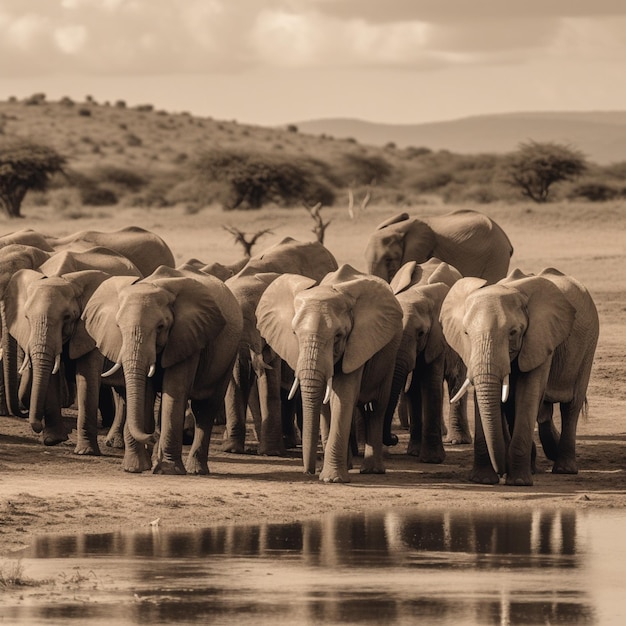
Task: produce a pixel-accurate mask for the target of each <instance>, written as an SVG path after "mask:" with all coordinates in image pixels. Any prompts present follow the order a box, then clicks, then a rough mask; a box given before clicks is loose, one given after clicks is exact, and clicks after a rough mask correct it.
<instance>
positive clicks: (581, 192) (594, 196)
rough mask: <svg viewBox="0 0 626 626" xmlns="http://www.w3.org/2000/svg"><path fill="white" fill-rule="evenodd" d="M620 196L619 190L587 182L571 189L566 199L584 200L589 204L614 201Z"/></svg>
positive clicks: (604, 184) (598, 183) (602, 184)
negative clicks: (589, 202)
mask: <svg viewBox="0 0 626 626" xmlns="http://www.w3.org/2000/svg"><path fill="white" fill-rule="evenodd" d="M620 194H621V192H620V190H619V189H616V188H615V187H613V186H611V185H607V184H606V183H600V182H587V183H580V184H579V185H575V186H574V187H572V189H571V190H570V192H569V193H568V194H567V197H568V198H570V199H576V198H584V199H585V200H589V201H591V202H606V201H607V200H615V198H617V197H619V196H620Z"/></svg>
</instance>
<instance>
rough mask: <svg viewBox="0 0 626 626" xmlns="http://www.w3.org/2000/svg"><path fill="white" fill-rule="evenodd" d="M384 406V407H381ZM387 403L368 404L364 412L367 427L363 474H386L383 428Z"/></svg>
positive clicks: (364, 423)
mask: <svg viewBox="0 0 626 626" xmlns="http://www.w3.org/2000/svg"><path fill="white" fill-rule="evenodd" d="M381 405H382V406H381ZM386 406H387V403H386V402H384V403H383V402H379V401H375V402H372V403H371V404H370V403H368V404H367V409H366V410H364V411H363V425H364V427H365V447H364V450H363V463H361V469H360V472H361V474H384V473H385V462H384V461H383V428H384V421H385V407H386Z"/></svg>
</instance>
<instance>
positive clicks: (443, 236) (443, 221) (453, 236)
mask: <svg viewBox="0 0 626 626" xmlns="http://www.w3.org/2000/svg"><path fill="white" fill-rule="evenodd" d="M512 254H513V246H512V245H511V242H510V241H509V238H508V237H507V235H506V233H505V232H504V231H503V230H502V228H501V227H500V226H499V225H498V224H496V222H494V221H493V220H492V219H491V218H489V217H487V216H486V215H484V214H483V213H480V212H478V211H470V210H461V211H454V212H452V213H446V214H445V215H441V216H435V217H428V218H423V219H420V218H417V217H414V218H411V217H409V214H408V213H399V214H398V215H394V216H393V217H391V218H389V219H387V220H385V221H384V222H382V223H381V224H379V225H378V227H377V228H376V230H375V231H374V232H373V233H372V234H371V235H370V237H369V239H368V242H367V245H366V248H365V259H366V262H367V269H368V271H369V272H370V273H371V274H374V276H380V277H381V278H384V279H385V280H386V281H387V282H389V281H390V280H391V279H392V278H393V277H394V275H395V274H396V272H397V271H398V270H399V269H400V267H401V266H402V265H403V264H404V263H407V262H408V261H415V262H416V263H424V262H425V261H427V260H428V259H430V258H432V257H436V258H438V259H440V260H441V261H444V262H445V263H449V264H450V265H452V266H453V267H455V268H456V269H457V270H458V271H459V272H461V274H462V275H463V276H478V277H479V278H484V279H486V280H487V282H489V283H495V282H496V281H498V280H500V279H501V278H504V277H505V276H506V273H507V271H508V269H509V263H510V260H511V255H512Z"/></svg>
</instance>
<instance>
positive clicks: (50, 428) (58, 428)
mask: <svg viewBox="0 0 626 626" xmlns="http://www.w3.org/2000/svg"><path fill="white" fill-rule="evenodd" d="M61 383H62V380H61V372H57V373H56V374H54V376H50V383H49V385H48V393H47V394H46V402H45V409H44V418H43V430H42V432H41V437H42V440H43V443H44V445H46V446H56V445H57V444H59V443H62V442H63V441H67V440H68V438H69V437H68V434H67V429H66V428H65V425H64V424H63V418H62V415H61V393H62V392H61Z"/></svg>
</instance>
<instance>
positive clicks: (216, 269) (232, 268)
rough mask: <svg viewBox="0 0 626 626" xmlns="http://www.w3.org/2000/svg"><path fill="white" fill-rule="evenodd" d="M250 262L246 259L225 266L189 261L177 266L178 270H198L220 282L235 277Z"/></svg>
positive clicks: (197, 260)
mask: <svg viewBox="0 0 626 626" xmlns="http://www.w3.org/2000/svg"><path fill="white" fill-rule="evenodd" d="M248 261H249V258H248V257H244V258H243V259H240V260H239V261H236V262H235V263H232V264H230V265H224V264H223V263H219V262H217V261H215V262H213V263H205V262H204V261H200V260H199V259H195V258H193V259H187V261H184V262H183V263H181V264H180V265H178V266H177V268H178V269H183V270H185V269H196V270H200V271H201V272H204V273H205V274H211V276H215V277H216V278H219V279H220V280H224V281H225V280H228V279H229V278H230V277H231V276H234V275H235V274H236V273H237V272H239V271H240V270H242V269H243V267H244V266H245V265H246V263H247V262H248Z"/></svg>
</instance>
